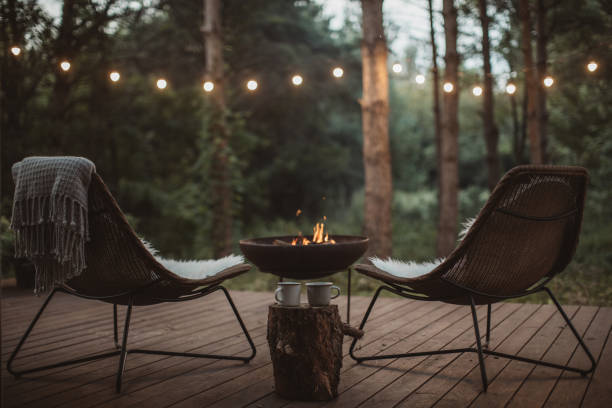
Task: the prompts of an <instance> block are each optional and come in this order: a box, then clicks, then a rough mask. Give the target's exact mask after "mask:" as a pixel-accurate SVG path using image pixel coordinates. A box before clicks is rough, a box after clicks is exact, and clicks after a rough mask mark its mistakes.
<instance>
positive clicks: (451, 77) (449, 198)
mask: <svg viewBox="0 0 612 408" xmlns="http://www.w3.org/2000/svg"><path fill="white" fill-rule="evenodd" d="M443 14H444V36H445V40H446V55H445V57H444V60H445V61H446V69H445V70H444V82H450V83H452V84H453V86H454V89H453V91H452V92H449V93H447V92H445V93H444V96H443V98H442V100H443V104H444V108H443V110H442V132H441V138H440V159H441V161H440V179H441V183H440V186H441V189H440V203H439V211H440V215H439V218H438V239H437V245H436V252H437V254H438V256H445V255H448V253H450V252H451V251H452V250H453V248H454V247H455V243H456V239H457V216H458V212H459V206H458V194H459V191H458V189H459V165H458V155H459V144H458V139H459V119H458V115H457V112H458V108H459V81H458V79H459V54H458V53H457V9H456V8H455V5H454V4H453V0H444V2H443Z"/></svg>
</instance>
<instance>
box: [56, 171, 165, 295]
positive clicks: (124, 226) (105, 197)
mask: <svg viewBox="0 0 612 408" xmlns="http://www.w3.org/2000/svg"><path fill="white" fill-rule="evenodd" d="M88 200H89V214H88V215H89V231H90V237H91V240H90V241H89V242H87V243H86V244H85V257H86V260H87V268H86V269H85V270H83V272H82V273H81V275H79V276H78V277H76V278H73V279H71V280H70V281H69V282H68V283H67V285H68V286H69V287H71V288H72V289H74V290H76V291H77V292H79V293H80V294H83V295H87V296H95V297H102V296H114V295H117V294H120V293H125V292H128V291H131V290H134V289H137V288H142V287H146V286H147V285H150V284H151V283H153V282H154V281H156V280H158V279H159V278H160V277H167V271H166V270H165V269H164V268H163V267H162V266H161V265H160V264H159V263H158V262H157V261H156V260H155V258H154V257H153V256H152V255H151V253H150V252H149V251H148V250H147V249H146V248H145V247H144V246H143V244H142V242H141V241H140V239H139V238H138V236H137V235H136V233H135V232H134V231H133V229H132V228H131V227H130V225H129V223H128V222H127V220H126V218H125V216H124V215H123V213H122V212H121V210H120V208H119V206H118V205H117V202H116V201H115V199H114V198H113V196H112V194H111V193H110V191H109V190H108V188H107V187H106V185H105V184H104V182H103V181H102V178H101V177H100V176H99V175H98V174H96V173H94V174H93V175H92V180H91V184H90V187H89V198H88Z"/></svg>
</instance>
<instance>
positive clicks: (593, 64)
mask: <svg viewBox="0 0 612 408" xmlns="http://www.w3.org/2000/svg"><path fill="white" fill-rule="evenodd" d="M598 67H599V65H597V63H596V62H595V61H591V62H589V63H588V64H587V69H588V70H589V72H595V71H597V68H598Z"/></svg>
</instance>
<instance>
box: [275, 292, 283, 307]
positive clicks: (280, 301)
mask: <svg viewBox="0 0 612 408" xmlns="http://www.w3.org/2000/svg"><path fill="white" fill-rule="evenodd" d="M279 294H280V299H279V298H278V297H279V296H278V295H279ZM274 299H275V300H276V301H277V302H278V303H279V304H282V303H283V295H282V288H276V290H275V291H274Z"/></svg>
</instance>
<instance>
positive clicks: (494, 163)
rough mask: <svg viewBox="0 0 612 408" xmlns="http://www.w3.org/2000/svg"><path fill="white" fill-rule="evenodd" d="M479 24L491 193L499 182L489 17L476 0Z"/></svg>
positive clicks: (482, 0) (481, 0)
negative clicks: (480, 27)
mask: <svg viewBox="0 0 612 408" xmlns="http://www.w3.org/2000/svg"><path fill="white" fill-rule="evenodd" d="M478 8H479V11H480V24H481V26H482V59H483V69H484V95H483V98H482V122H483V130H484V140H485V146H486V148H487V171H488V177H487V180H488V182H487V184H488V186H489V190H490V191H493V189H494V188H495V186H496V185H497V181H498V180H499V153H498V151H497V144H498V140H499V132H498V130H497V126H496V125H495V114H494V112H495V109H494V99H493V76H492V75H491V55H490V51H489V16H488V15H487V0H478Z"/></svg>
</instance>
